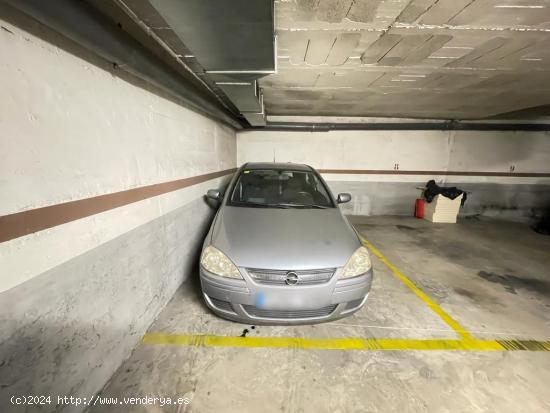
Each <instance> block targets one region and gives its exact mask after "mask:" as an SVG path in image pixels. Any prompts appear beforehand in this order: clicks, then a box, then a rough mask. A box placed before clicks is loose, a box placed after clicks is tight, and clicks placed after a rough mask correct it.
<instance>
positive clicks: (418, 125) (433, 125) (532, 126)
mask: <svg viewBox="0 0 550 413" xmlns="http://www.w3.org/2000/svg"><path fill="white" fill-rule="evenodd" d="M248 129H249V130H264V131H280V132H329V131H348V130H358V131H360V130H409V131H412V130H463V131H527V132H535V131H550V124H549V123H474V122H472V123H468V122H459V121H455V120H451V121H442V122H407V123H393V122H377V123H301V122H268V123H267V125H266V126H265V127H256V128H248Z"/></svg>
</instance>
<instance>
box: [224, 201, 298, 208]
mask: <svg viewBox="0 0 550 413" xmlns="http://www.w3.org/2000/svg"><path fill="white" fill-rule="evenodd" d="M231 204H232V205H235V206H243V207H252V208H285V209H286V208H290V207H289V206H288V205H284V204H263V203H261V202H232V203H231Z"/></svg>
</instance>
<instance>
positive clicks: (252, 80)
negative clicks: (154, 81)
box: [150, 0, 277, 126]
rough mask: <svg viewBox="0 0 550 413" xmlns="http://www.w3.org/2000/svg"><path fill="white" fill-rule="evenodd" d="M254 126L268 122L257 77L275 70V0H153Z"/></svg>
mask: <svg viewBox="0 0 550 413" xmlns="http://www.w3.org/2000/svg"><path fill="white" fill-rule="evenodd" d="M150 3H151V5H152V6H153V7H154V8H155V9H156V11H157V12H158V13H159V14H160V15H161V16H162V18H163V19H164V20H165V21H166V22H167V23H168V25H169V29H171V30H172V31H173V32H174V33H175V34H176V36H178V38H179V39H180V40H181V41H182V42H183V43H184V44H185V46H186V47H187V48H188V49H189V50H190V51H191V52H192V54H193V57H194V58H195V59H196V60H197V62H198V63H199V64H200V65H201V66H202V67H203V68H204V70H205V73H206V75H207V76H209V77H210V78H211V79H212V80H213V81H214V82H215V83H216V85H217V86H218V87H219V88H220V89H221V90H222V91H223V92H224V93H225V94H226V96H227V97H228V98H229V99H230V100H231V102H232V103H233V104H234V105H235V106H236V107H237V109H238V110H239V111H240V112H241V113H242V114H243V116H244V117H245V118H246V119H247V120H248V122H250V123H251V125H252V126H262V125H265V113H264V108H263V99H262V97H261V91H260V90H259V89H258V86H257V80H258V79H259V78H261V77H263V76H266V75H268V74H271V73H275V72H276V63H277V57H276V45H275V36H274V20H273V1H272V0H254V1H250V0H217V1H205V0H150Z"/></svg>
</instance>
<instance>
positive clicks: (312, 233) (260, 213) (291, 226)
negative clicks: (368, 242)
mask: <svg viewBox="0 0 550 413" xmlns="http://www.w3.org/2000/svg"><path fill="white" fill-rule="evenodd" d="M211 244H212V245H214V246H215V247H216V248H218V249H219V250H221V251H223V252H224V253H225V254H226V255H227V256H228V257H229V258H230V259H231V260H232V261H233V262H234V263H235V264H236V265H237V266H238V267H248V268H266V269H279V270H305V269H314V268H333V267H342V266H344V265H345V264H346V263H347V261H348V260H349V258H350V257H351V255H352V254H353V252H354V251H355V250H356V249H357V248H359V247H360V246H361V244H360V243H359V240H358V239H357V235H356V234H355V231H354V230H353V229H352V227H351V225H350V224H349V223H348V222H347V220H346V219H345V218H344V217H343V216H342V214H341V213H340V211H339V209H338V208H327V209H278V208H241V207H231V206H223V207H222V208H221V209H220V211H219V213H218V216H217V218H216V221H215V223H214V227H213V229H212V239H211Z"/></svg>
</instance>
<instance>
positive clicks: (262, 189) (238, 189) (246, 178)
mask: <svg viewBox="0 0 550 413" xmlns="http://www.w3.org/2000/svg"><path fill="white" fill-rule="evenodd" d="M228 205H231V206H244V207H256V208H318V209H324V208H334V204H333V202H332V200H331V198H330V196H329V194H328V191H327V189H326V187H325V185H324V184H323V183H322V182H321V180H320V179H319V177H318V176H317V174H315V173H314V172H312V171H293V170H284V169H250V170H246V169H245V170H243V171H242V172H241V174H240V175H239V177H238V179H237V181H236V182H235V185H234V187H233V191H232V193H231V197H230V198H229V202H228Z"/></svg>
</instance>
